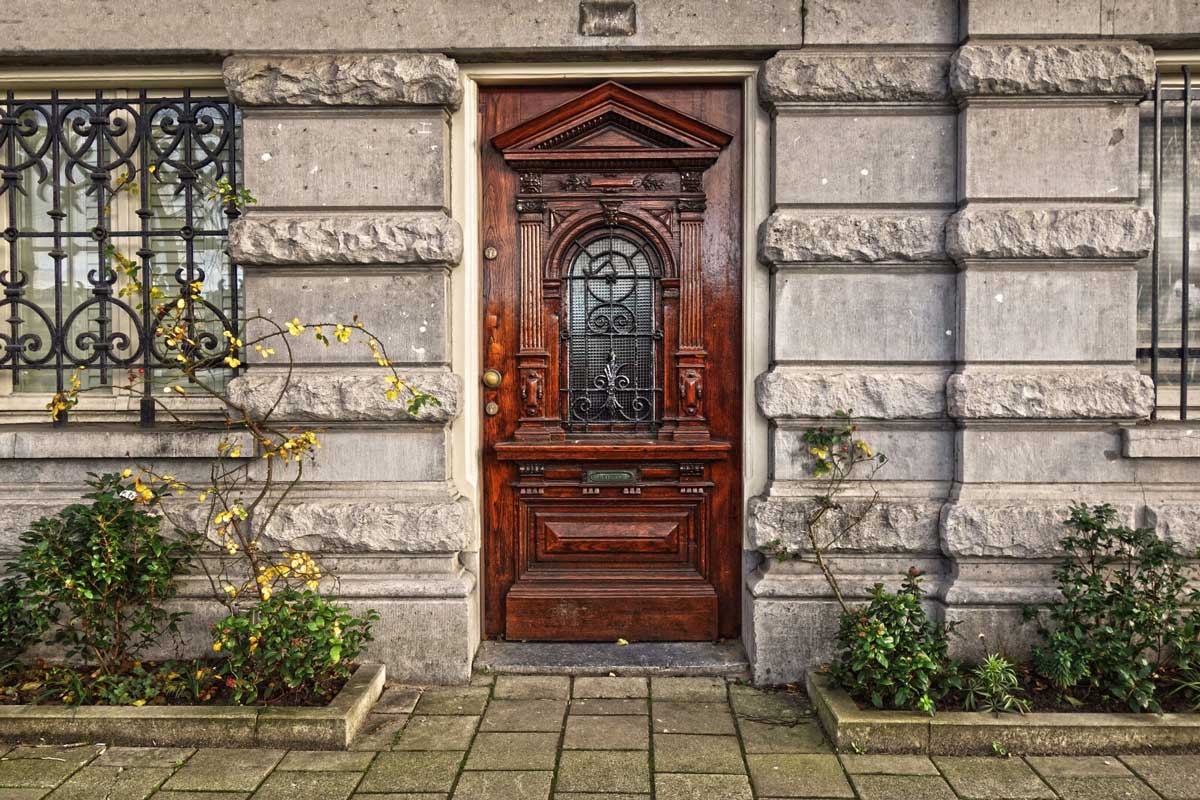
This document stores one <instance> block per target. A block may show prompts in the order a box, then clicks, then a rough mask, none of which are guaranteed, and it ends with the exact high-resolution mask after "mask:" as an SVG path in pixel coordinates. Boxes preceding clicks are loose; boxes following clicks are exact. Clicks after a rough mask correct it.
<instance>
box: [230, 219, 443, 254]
mask: <svg viewBox="0 0 1200 800" xmlns="http://www.w3.org/2000/svg"><path fill="white" fill-rule="evenodd" d="M462 246H463V241H462V228H460V227H459V224H458V223H457V222H455V221H454V220H452V219H450V218H449V217H448V216H446V215H445V214H442V213H439V212H431V213H424V212H418V213H375V214H370V215H357V214H356V215H349V214H338V215H329V216H324V215H323V216H303V215H298V214H278V215H275V214H273V215H270V216H268V215H265V214H250V215H247V216H245V217H243V218H241V219H238V220H234V221H233V222H232V223H231V224H230V226H229V249H230V253H231V254H232V255H233V258H234V259H235V260H237V261H238V263H240V264H267V265H271V264H400V265H437V264H457V263H458V261H459V259H460V258H462Z"/></svg>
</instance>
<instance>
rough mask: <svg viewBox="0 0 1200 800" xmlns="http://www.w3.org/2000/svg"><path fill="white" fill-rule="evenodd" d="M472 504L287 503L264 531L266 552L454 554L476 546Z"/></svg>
mask: <svg viewBox="0 0 1200 800" xmlns="http://www.w3.org/2000/svg"><path fill="white" fill-rule="evenodd" d="M471 519H472V510H471V504H470V502H469V501H468V500H467V499H466V498H463V497H458V498H449V497H447V498H443V499H437V498H432V497H430V498H425V497H415V498H414V499H411V500H404V499H399V498H398V499H396V500H393V501H381V500H362V501H359V502H329V501H323V502H315V501H314V502H308V501H297V502H295V503H285V504H284V505H283V506H281V507H280V508H279V511H278V512H277V513H276V515H275V517H274V518H273V519H271V521H270V522H269V523H268V524H267V526H266V528H265V530H264V531H263V536H262V544H263V547H264V549H266V550H311V551H321V552H334V553H354V552H357V553H379V552H388V553H454V552H459V551H462V550H465V549H467V548H468V547H469V546H470V544H471V540H472V527H473V526H472V521H471Z"/></svg>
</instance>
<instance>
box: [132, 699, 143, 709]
mask: <svg viewBox="0 0 1200 800" xmlns="http://www.w3.org/2000/svg"><path fill="white" fill-rule="evenodd" d="M131 705H135V706H138V707H141V706H144V705H146V701H145V700H143V699H141V698H140V697H139V698H138V699H137V700H134V701H133V703H132V704H131Z"/></svg>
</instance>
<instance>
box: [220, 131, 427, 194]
mask: <svg viewBox="0 0 1200 800" xmlns="http://www.w3.org/2000/svg"><path fill="white" fill-rule="evenodd" d="M242 129H243V131H244V134H243V135H244V138H245V143H244V145H243V147H242V152H243V153H244V154H245V162H246V166H245V184H246V185H247V186H253V187H255V193H256V194H257V197H258V202H259V204H260V206H262V207H265V208H277V207H282V208H330V207H358V208H362V207H364V206H375V207H393V208H398V207H405V206H409V207H411V206H421V207H425V208H444V207H445V206H446V205H447V202H448V201H447V189H448V185H447V183H448V182H447V180H446V176H447V175H448V174H449V166H448V164H447V149H448V145H449V139H450V128H449V126H448V125H447V124H446V115H445V112H444V111H439V110H391V111H347V110H345V109H337V110H328V111H294V110H287V111H249V112H247V113H246V114H245V115H244V116H243V118H242ZM335 142H336V145H335V144H333V143H335Z"/></svg>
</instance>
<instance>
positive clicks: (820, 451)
mask: <svg viewBox="0 0 1200 800" xmlns="http://www.w3.org/2000/svg"><path fill="white" fill-rule="evenodd" d="M808 452H810V453H812V454H813V455H814V456H816V457H817V458H819V459H821V460H822V461H823V460H825V459H827V458H829V451H828V450H826V449H825V448H823V447H810V448H809V450H808Z"/></svg>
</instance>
